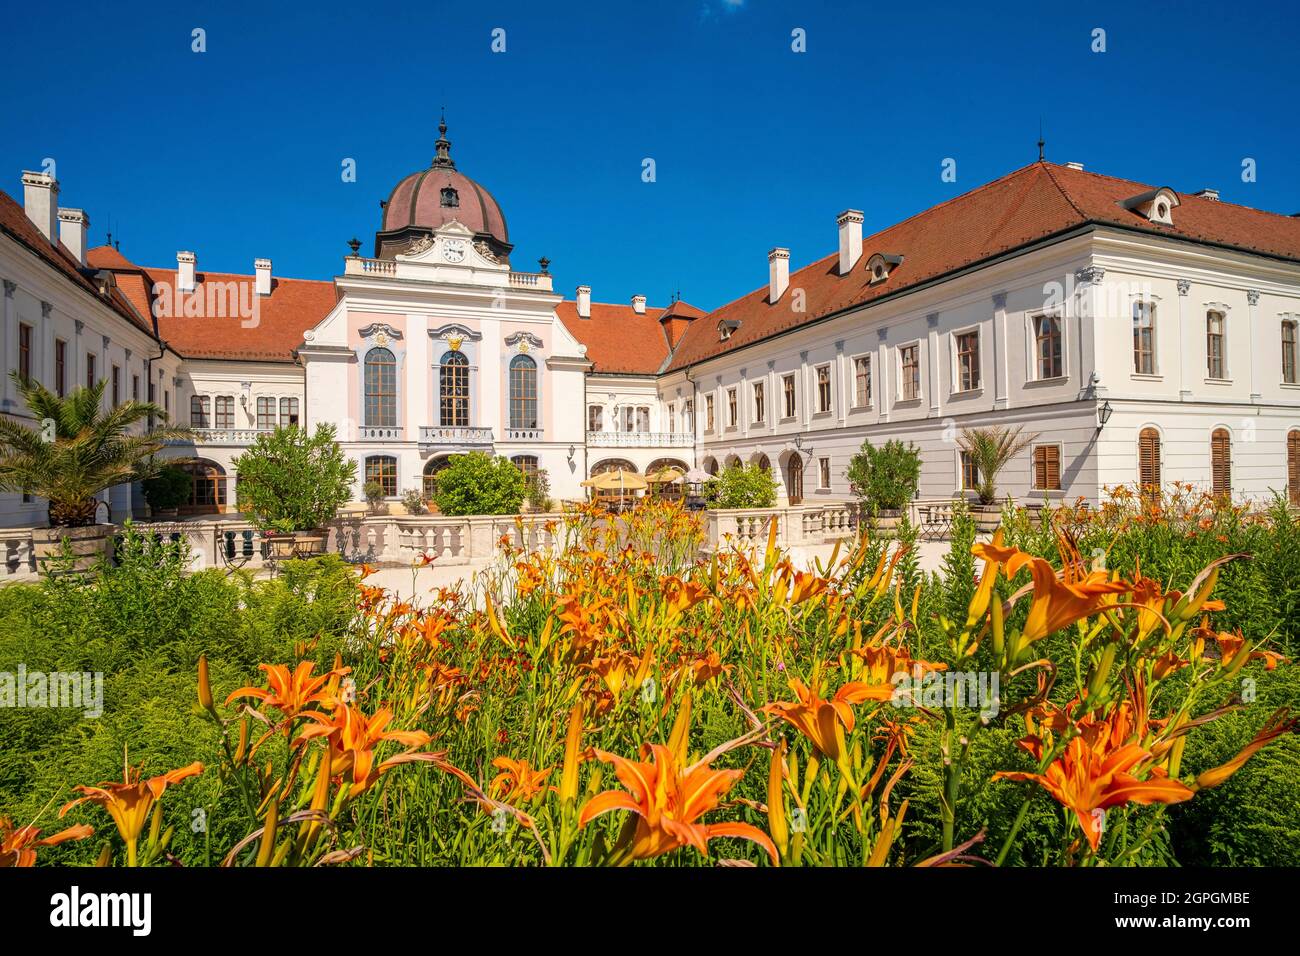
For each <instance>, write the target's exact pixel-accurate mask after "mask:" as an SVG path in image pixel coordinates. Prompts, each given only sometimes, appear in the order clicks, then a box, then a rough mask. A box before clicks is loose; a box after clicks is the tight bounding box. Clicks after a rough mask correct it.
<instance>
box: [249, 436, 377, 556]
mask: <svg viewBox="0 0 1300 956" xmlns="http://www.w3.org/2000/svg"><path fill="white" fill-rule="evenodd" d="M334 434H335V433H334V426H333V425H318V426H316V432H315V434H308V432H307V430H306V429H305V428H299V427H298V426H296V425H287V426H282V427H280V428H276V429H275V430H274V431H270V432H263V433H261V434H259V435H258V436H257V440H256V441H255V442H254V443H253V444H252V446H251V447H250V448H249V449H248V451H246V452H245V453H244V454H242V455H240V456H239V457H238V458H236V459H235V462H234V464H235V469H236V470H237V471H238V472H239V483H238V485H237V486H236V487H237V488H238V492H239V509H240V510H241V511H243V512H246V513H248V514H249V515H250V518H251V520H252V521H253V522H254V523H255V524H257V525H258V526H259V527H261V528H263V529H266V528H271V527H274V528H277V529H279V528H283V527H284V526H285V525H286V524H292V526H293V528H294V530H311V529H314V528H319V527H321V526H322V525H324V524H325V523H327V522H328V521H330V520H331V519H333V517H334V516H335V515H336V514H338V510H339V507H340V506H342V505H343V504H345V503H346V502H347V501H348V500H349V499H350V498H351V497H352V483H353V481H354V480H355V479H356V474H357V463H356V462H355V461H353V460H352V459H350V458H348V456H347V455H345V454H344V453H343V449H341V448H340V447H339V444H338V442H337V441H335V440H334Z"/></svg>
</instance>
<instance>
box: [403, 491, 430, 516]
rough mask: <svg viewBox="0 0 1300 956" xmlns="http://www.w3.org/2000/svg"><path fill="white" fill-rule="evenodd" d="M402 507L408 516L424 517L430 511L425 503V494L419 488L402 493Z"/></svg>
mask: <svg viewBox="0 0 1300 956" xmlns="http://www.w3.org/2000/svg"><path fill="white" fill-rule="evenodd" d="M402 507H403V508H404V509H405V510H406V513H407V514H408V515H422V514H424V513H425V512H426V511H428V510H429V508H428V506H427V505H426V504H425V503H424V493H423V492H421V491H420V490H419V489H418V488H408V489H406V491H404V492H403V493H402Z"/></svg>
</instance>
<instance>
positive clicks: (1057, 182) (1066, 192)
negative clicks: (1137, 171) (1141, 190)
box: [1042, 160, 1132, 221]
mask: <svg viewBox="0 0 1300 956" xmlns="http://www.w3.org/2000/svg"><path fill="white" fill-rule="evenodd" d="M1042 166H1043V171H1044V172H1045V173H1047V178H1048V179H1050V180H1051V181H1052V185H1053V186H1055V187H1056V191H1057V192H1059V193H1060V194H1061V197H1062V198H1063V199H1064V200H1065V201H1066V202H1068V203H1069V204H1070V208H1071V209H1073V210H1074V211H1075V212H1076V213H1078V214H1079V216H1080V218H1082V219H1083V220H1084V221H1087V219H1088V217H1087V215H1086V214H1085V213H1084V211H1083V210H1082V209H1080V208H1079V204H1078V203H1077V202H1075V201H1074V197H1073V196H1071V195H1070V192H1069V190H1067V189H1066V188H1065V185H1064V184H1063V183H1062V182H1061V181H1060V180H1059V179H1057V178H1056V173H1054V172H1052V165H1051V164H1050V163H1048V162H1047V161H1046V160H1043V161H1042ZM1078 172H1085V170H1078ZM1092 175H1093V176H1099V175H1101V174H1100V173H1092ZM1127 181H1128V182H1132V180H1127Z"/></svg>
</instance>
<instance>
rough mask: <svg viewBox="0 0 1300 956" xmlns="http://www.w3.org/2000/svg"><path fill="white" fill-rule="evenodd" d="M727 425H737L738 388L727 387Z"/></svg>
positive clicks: (729, 426)
mask: <svg viewBox="0 0 1300 956" xmlns="http://www.w3.org/2000/svg"><path fill="white" fill-rule="evenodd" d="M727 427H728V428H735V427H736V390H735V389H734V388H729V389H727Z"/></svg>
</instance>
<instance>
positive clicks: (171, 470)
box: [141, 465, 191, 511]
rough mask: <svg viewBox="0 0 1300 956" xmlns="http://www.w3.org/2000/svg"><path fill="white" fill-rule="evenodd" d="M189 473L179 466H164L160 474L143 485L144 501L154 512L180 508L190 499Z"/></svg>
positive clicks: (145, 481)
mask: <svg viewBox="0 0 1300 956" xmlns="http://www.w3.org/2000/svg"><path fill="white" fill-rule="evenodd" d="M190 488H191V481H190V475H189V472H187V471H186V470H185V469H184V468H181V467H179V466H177V465H163V467H162V468H161V469H159V471H158V474H156V475H154V476H153V477H152V478H146V479H145V480H144V481H143V482H142V483H141V491H143V492H144V500H145V501H147V502H148V503H149V507H150V508H152V509H153V510H154V511H160V510H170V509H172V508H179V507H180V506H181V505H183V504H185V503H186V502H187V501H189V499H190Z"/></svg>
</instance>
